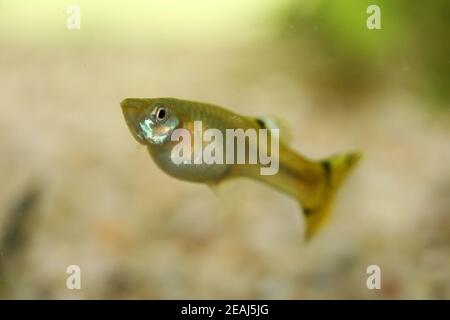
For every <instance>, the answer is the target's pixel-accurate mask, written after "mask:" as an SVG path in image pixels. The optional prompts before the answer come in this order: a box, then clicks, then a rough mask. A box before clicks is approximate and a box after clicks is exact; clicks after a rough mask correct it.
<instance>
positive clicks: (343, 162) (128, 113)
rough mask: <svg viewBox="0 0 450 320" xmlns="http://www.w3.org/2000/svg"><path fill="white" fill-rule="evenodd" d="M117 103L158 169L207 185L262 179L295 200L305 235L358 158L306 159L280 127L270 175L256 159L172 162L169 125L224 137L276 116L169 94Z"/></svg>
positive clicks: (266, 124) (320, 221) (324, 216)
mask: <svg viewBox="0 0 450 320" xmlns="http://www.w3.org/2000/svg"><path fill="white" fill-rule="evenodd" d="M121 107H122V111H123V115H124V117H125V120H126V123H127V125H128V128H129V129H130V131H131V133H132V134H133V136H134V138H135V139H136V140H137V141H138V142H139V143H141V144H143V145H145V146H147V148H148V151H149V153H150V156H151V157H152V158H153V160H154V161H155V162H156V164H157V165H158V166H159V168H161V169H162V170H163V171H164V172H166V173H167V174H169V175H170V176H172V177H175V178H178V179H181V180H185V181H191V182H200V183H206V184H208V185H217V184H219V183H220V182H222V181H224V180H227V179H231V178H235V177H248V178H253V179H256V180H258V181H261V182H263V183H267V184H269V185H270V186H272V187H274V188H276V189H278V190H280V191H282V192H284V193H287V194H289V195H291V196H293V197H294V198H295V199H296V200H297V201H298V202H299V203H300V205H301V206H302V208H303V213H304V215H305V219H306V232H305V234H306V238H310V237H311V236H312V235H314V234H315V233H316V232H317V231H318V230H319V229H320V227H321V226H322V225H324V223H325V222H326V221H327V220H328V218H329V216H330V213H331V206H332V203H333V199H334V196H335V193H336V191H337V189H338V187H339V186H340V185H341V183H342V181H343V180H344V178H345V177H346V176H347V174H348V172H349V171H350V169H351V168H352V167H354V165H355V164H356V163H357V162H358V160H359V159H360V157H361V155H360V153H358V152H348V153H343V154H338V155H334V156H331V157H329V158H326V159H323V160H319V161H313V160H309V159H307V158H306V157H305V156H303V155H300V154H299V153H297V152H295V151H293V150H292V149H291V148H290V147H289V146H288V143H287V142H286V141H284V139H283V132H280V142H279V152H278V154H279V159H278V161H279V170H278V172H277V173H276V174H274V175H261V174H260V170H259V169H260V167H261V164H259V163H258V164H226V163H224V164H220V163H214V164H205V163H202V164H175V163H174V162H173V161H172V159H171V152H172V149H173V147H174V146H175V145H176V144H177V143H178V142H177V141H171V138H170V137H171V134H172V132H173V131H174V130H175V129H178V128H184V129H187V130H189V132H190V133H191V135H192V136H193V135H194V132H193V130H194V125H193V124H194V121H202V125H203V129H204V130H207V129H209V128H215V129H218V130H220V131H221V132H222V133H223V135H224V136H225V130H226V129H243V130H247V129H255V130H258V129H271V128H275V127H276V121H272V120H273V119H271V118H269V117H261V118H257V117H247V116H241V115H238V114H236V113H234V112H231V111H229V110H227V109H225V108H222V107H219V106H215V105H212V104H207V103H201V102H194V101H186V100H179V99H174V98H154V99H125V100H123V101H122V102H121ZM274 124H275V125H274ZM246 143H247V144H248V143H249V142H248V141H247V142H246ZM247 147H250V148H252V147H253V148H258V146H249V145H247ZM269 151H270V150H269Z"/></svg>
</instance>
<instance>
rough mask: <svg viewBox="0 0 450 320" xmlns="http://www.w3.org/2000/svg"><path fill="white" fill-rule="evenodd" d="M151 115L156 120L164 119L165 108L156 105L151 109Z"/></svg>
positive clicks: (165, 115) (165, 114)
mask: <svg viewBox="0 0 450 320" xmlns="http://www.w3.org/2000/svg"><path fill="white" fill-rule="evenodd" d="M153 116H154V117H155V119H156V120H158V121H162V120H164V119H165V118H166V117H167V108H165V107H164V106H157V107H156V108H155V109H154V111H153Z"/></svg>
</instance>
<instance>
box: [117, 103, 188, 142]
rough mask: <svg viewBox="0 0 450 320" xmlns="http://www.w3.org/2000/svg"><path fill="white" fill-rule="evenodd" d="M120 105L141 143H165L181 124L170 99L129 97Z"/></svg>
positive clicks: (133, 132)
mask: <svg viewBox="0 0 450 320" xmlns="http://www.w3.org/2000/svg"><path fill="white" fill-rule="evenodd" d="M120 105H121V107H122V112H123V115H124V117H125V121H126V123H127V125H128V128H129V129H130V131H131V133H132V134H133V136H134V138H135V139H136V140H137V141H138V142H139V143H141V144H144V145H164V144H165V143H166V142H170V140H171V139H170V137H171V135H172V132H173V131H174V130H175V129H177V128H178V127H179V125H180V118H179V116H178V115H177V112H176V108H175V107H174V104H173V103H171V101H170V99H137V98H136V99H135V98H128V99H125V100H123V101H122V102H121V104H120Z"/></svg>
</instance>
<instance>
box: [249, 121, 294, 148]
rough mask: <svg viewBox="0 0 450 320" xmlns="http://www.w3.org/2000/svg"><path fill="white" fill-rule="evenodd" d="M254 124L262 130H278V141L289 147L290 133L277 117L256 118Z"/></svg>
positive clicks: (283, 122)
mask: <svg viewBox="0 0 450 320" xmlns="http://www.w3.org/2000/svg"><path fill="white" fill-rule="evenodd" d="M255 119H256V122H257V123H258V124H259V125H260V126H261V128H262V129H280V141H281V142H283V143H284V144H286V145H289V144H290V143H291V141H292V132H291V129H290V128H289V126H288V125H287V124H286V121H284V120H283V119H281V118H279V117H277V116H272V115H271V116H260V117H256V118H255Z"/></svg>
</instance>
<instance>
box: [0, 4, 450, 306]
mask: <svg viewBox="0 0 450 320" xmlns="http://www.w3.org/2000/svg"><path fill="white" fill-rule="evenodd" d="M71 4H76V5H79V7H80V9H81V28H80V29H79V30H77V29H75V30H69V29H68V28H67V27H66V21H67V19H68V17H69V14H68V13H67V11H66V10H67V8H68V6H69V5H71ZM370 4H376V5H378V6H379V7H380V9H381V27H382V28H381V30H369V29H368V28H367V27H366V20H367V18H368V17H369V15H368V14H367V13H366V9H367V7H368V6H369V5H370ZM0 92H1V94H0V97H1V102H0V104H1V108H0V146H1V155H0V181H1V182H0V239H1V243H0V245H1V255H0V297H2V298H13V299H17V298H22V299H35V298H44V299H54V298H67V299H79V298H100V299H111V298H120V299H122V298H123V299H128V298H137V299H199V298H206V299H213V298H222V299H227V298H234V299H241V298H242V299H244V298H249V299H316V298H327V299H340V298H359V299H369V298H373V299H378V298H387V299H399V298H412V299H450V197H449V195H450V144H449V143H450V114H449V110H450V108H449V107H450V2H449V1H447V0H432V1H431V2H429V3H427V4H425V3H423V1H419V0H414V1H413V0H395V1H392V0H390V1H388V0H373V1H365V0H345V1H344V0H339V1H338V0H308V1H306V0H305V1H302V0H246V1H238V0H229V1H208V0H189V1H182V0H172V1H164V0H148V1H133V2H130V1H124V0H120V1H119V0H117V1H87V0H77V1H74V2H68V1H53V0H52V1H50V0H45V1H44V0H43V1H31V0H1V1H0ZM163 96H169V97H178V98H183V99H191V100H199V101H206V102H212V103H215V104H218V105H222V106H225V107H227V108H229V109H231V110H234V111H237V112H240V113H242V114H248V115H264V114H276V115H278V116H279V117H281V118H285V119H286V121H287V123H288V124H289V125H290V126H291V127H292V130H293V133H294V141H293V148H294V149H296V150H298V151H300V152H302V153H303V154H306V155H308V156H309V157H311V158H322V157H326V156H328V155H330V154H333V153H336V152H340V151H346V150H351V149H359V150H362V151H363V153H364V159H363V161H362V162H361V164H360V166H359V167H358V168H357V169H356V170H355V171H354V173H353V174H352V176H351V178H350V179H349V180H348V181H347V183H346V184H345V186H344V188H342V190H341V192H340V194H339V197H338V201H337V203H336V207H335V211H334V215H333V218H332V219H331V221H330V223H329V224H328V225H327V226H326V227H325V228H324V229H323V231H322V232H321V233H320V234H318V235H317V236H316V238H314V239H313V240H312V241H311V242H309V243H305V242H304V241H303V232H304V231H303V230H304V228H303V227H304V225H303V223H304V222H303V217H302V216H301V215H300V214H299V208H298V207H297V204H296V203H295V201H294V200H293V199H291V198H290V197H288V196H285V195H283V194H280V193H278V192H277V191H276V190H273V189H271V188H269V187H266V186H264V185H261V184H258V183H257V182H253V181H247V180H242V181H241V180H236V181H232V182H229V183H227V184H226V185H224V186H223V191H224V192H223V194H224V195H225V196H224V197H223V198H222V199H221V198H218V197H217V196H216V195H215V194H214V193H213V192H211V190H209V189H208V188H207V187H206V186H204V185H201V184H191V183H187V182H183V181H178V180H175V179H173V178H171V177H169V176H167V175H166V174H164V173H163V172H162V171H160V170H159V169H158V168H157V167H156V165H155V164H154V163H153V162H152V161H151V159H150V157H149V156H148V154H147V152H146V150H145V148H140V147H138V146H137V142H136V141H135V140H134V139H133V138H132V136H131V134H130V132H129V131H128V129H127V127H126V125H125V121H124V119H123V116H122V114H121V110H120V107H119V103H120V101H121V100H122V99H124V98H126V97H163ZM74 264H75V265H79V266H80V268H81V276H82V278H81V279H82V280H81V286H82V289H81V290H68V289H67V288H66V278H67V276H68V275H67V274H66V268H67V267H68V266H69V265H74ZM372 264H375V265H378V266H380V268H381V275H382V280H381V286H382V288H381V290H368V289H367V287H366V279H367V277H368V276H369V275H368V274H366V268H367V267H368V266H369V265H372Z"/></svg>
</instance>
